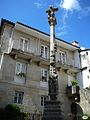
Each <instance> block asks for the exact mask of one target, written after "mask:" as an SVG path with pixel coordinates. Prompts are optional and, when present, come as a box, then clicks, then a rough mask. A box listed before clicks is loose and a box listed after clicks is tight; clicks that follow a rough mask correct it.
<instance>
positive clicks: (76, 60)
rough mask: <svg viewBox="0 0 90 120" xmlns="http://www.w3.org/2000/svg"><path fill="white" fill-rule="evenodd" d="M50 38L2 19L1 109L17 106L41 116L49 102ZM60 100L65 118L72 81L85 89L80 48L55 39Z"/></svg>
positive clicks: (0, 60) (68, 110)
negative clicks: (10, 104)
mask: <svg viewBox="0 0 90 120" xmlns="http://www.w3.org/2000/svg"><path fill="white" fill-rule="evenodd" d="M49 37H50V36H49V35H48V34H46V33H43V32H42V31H39V30H37V29H34V28H31V27H29V26H27V25H24V24H22V23H19V22H17V23H12V22H10V21H8V20H5V19H2V21H1V33H0V47H1V48H0V107H5V106H6V105H7V104H8V103H13V104H17V105H19V106H20V107H21V109H22V110H23V111H25V112H31V113H34V112H37V113H42V112H43V107H44V102H45V100H46V99H49V96H48V79H49V46H50V45H49V44H50V43H49ZM55 40H56V43H57V53H56V63H57V64H56V66H57V73H58V87H59V94H58V100H59V101H61V107H62V110H63V113H64V114H65V116H67V115H68V113H70V104H71V101H70V100H69V99H68V97H67V95H66V87H67V85H70V84H71V80H75V79H76V80H78V84H79V85H80V86H82V81H81V72H80V67H81V66H80V56H79V52H78V51H79V49H80V48H79V47H76V46H74V45H72V44H70V43H68V42H65V41H63V40H61V39H58V38H56V39H55Z"/></svg>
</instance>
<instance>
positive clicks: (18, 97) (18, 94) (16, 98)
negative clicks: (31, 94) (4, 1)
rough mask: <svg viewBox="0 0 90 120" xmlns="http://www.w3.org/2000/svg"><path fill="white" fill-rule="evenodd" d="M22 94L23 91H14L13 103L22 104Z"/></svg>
mask: <svg viewBox="0 0 90 120" xmlns="http://www.w3.org/2000/svg"><path fill="white" fill-rule="evenodd" d="M23 95H24V92H19V91H15V96H14V103H18V104H22V103H23Z"/></svg>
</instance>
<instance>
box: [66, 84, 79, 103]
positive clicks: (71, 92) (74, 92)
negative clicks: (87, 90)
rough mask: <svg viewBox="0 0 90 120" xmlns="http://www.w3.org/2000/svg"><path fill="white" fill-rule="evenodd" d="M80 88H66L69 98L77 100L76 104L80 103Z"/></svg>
mask: <svg viewBox="0 0 90 120" xmlns="http://www.w3.org/2000/svg"><path fill="white" fill-rule="evenodd" d="M79 90H80V88H79V86H78V85H76V86H73V85H72V86H67V88H66V94H67V96H68V98H70V99H72V100H75V101H76V102H80V93H79Z"/></svg>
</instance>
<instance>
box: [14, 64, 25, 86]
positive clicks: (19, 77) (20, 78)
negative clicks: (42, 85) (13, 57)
mask: <svg viewBox="0 0 90 120" xmlns="http://www.w3.org/2000/svg"><path fill="white" fill-rule="evenodd" d="M25 80H26V64H25V63H21V62H17V63H16V71H15V77H14V81H15V82H16V83H20V84H24V83H25Z"/></svg>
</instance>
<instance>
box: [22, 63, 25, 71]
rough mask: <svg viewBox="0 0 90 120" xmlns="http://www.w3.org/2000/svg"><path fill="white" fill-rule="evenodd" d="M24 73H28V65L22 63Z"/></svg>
mask: <svg viewBox="0 0 90 120" xmlns="http://www.w3.org/2000/svg"><path fill="white" fill-rule="evenodd" d="M22 73H26V64H24V63H22Z"/></svg>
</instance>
